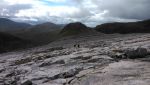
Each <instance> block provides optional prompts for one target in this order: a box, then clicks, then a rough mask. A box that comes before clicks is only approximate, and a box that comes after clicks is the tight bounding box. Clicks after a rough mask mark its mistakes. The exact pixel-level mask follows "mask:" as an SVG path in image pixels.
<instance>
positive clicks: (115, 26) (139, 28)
mask: <svg viewBox="0 0 150 85" xmlns="http://www.w3.org/2000/svg"><path fill="white" fill-rule="evenodd" d="M95 29H96V30H97V31H99V32H102V33H108V34H110V33H123V34H126V33H150V20H145V21H139V22H129V23H119V22H116V23H106V24H102V25H98V26H97V27H96V28H95Z"/></svg>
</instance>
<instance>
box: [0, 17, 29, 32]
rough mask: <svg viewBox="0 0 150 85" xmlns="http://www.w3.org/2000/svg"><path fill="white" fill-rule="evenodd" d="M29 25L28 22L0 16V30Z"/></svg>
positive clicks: (5, 30) (13, 29)
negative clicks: (19, 21)
mask: <svg viewBox="0 0 150 85" xmlns="http://www.w3.org/2000/svg"><path fill="white" fill-rule="evenodd" d="M29 27H31V25H30V24H26V23H18V22H14V21H11V20H9V19H6V18H0V31H1V32H10V31H16V30H21V29H25V28H29Z"/></svg>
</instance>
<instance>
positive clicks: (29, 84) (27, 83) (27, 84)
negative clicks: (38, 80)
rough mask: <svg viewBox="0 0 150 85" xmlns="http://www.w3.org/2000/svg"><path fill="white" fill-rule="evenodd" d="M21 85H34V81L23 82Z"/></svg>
mask: <svg viewBox="0 0 150 85" xmlns="http://www.w3.org/2000/svg"><path fill="white" fill-rule="evenodd" d="M21 85H32V81H30V80H26V81H24V82H22V84H21Z"/></svg>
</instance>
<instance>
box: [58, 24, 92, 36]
mask: <svg viewBox="0 0 150 85" xmlns="http://www.w3.org/2000/svg"><path fill="white" fill-rule="evenodd" d="M89 31H90V30H89V29H88V27H87V26H85V25H84V24H82V23H80V22H75V23H70V24H68V25H66V26H65V27H64V29H62V31H61V32H60V34H61V35H63V36H69V35H77V34H81V33H88V32H89Z"/></svg>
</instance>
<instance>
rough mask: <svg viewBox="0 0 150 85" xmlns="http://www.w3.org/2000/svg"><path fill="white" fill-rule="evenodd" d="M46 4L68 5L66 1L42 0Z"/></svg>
mask: <svg viewBox="0 0 150 85" xmlns="http://www.w3.org/2000/svg"><path fill="white" fill-rule="evenodd" d="M42 2H44V4H45V5H47V6H66V5H67V3H66V2H53V1H48V0H42Z"/></svg>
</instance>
